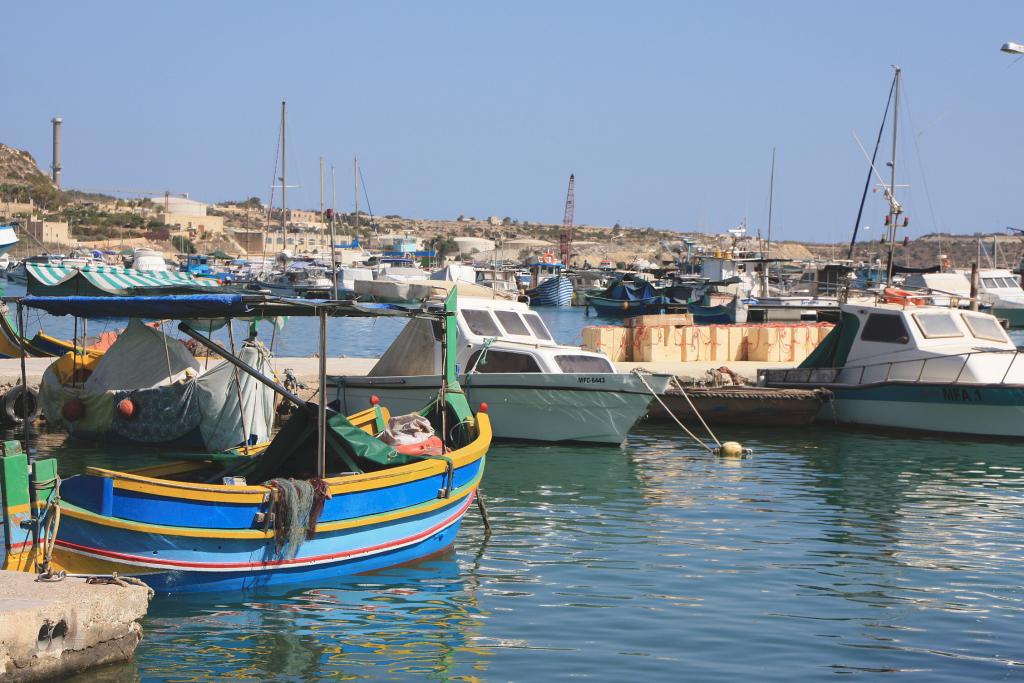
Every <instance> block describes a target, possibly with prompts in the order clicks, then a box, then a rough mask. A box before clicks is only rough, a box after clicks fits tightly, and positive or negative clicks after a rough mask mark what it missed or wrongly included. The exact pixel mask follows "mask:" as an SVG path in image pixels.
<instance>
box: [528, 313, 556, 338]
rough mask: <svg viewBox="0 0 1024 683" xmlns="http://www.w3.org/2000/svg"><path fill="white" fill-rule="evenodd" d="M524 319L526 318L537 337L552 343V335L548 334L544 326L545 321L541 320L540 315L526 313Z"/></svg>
mask: <svg viewBox="0 0 1024 683" xmlns="http://www.w3.org/2000/svg"><path fill="white" fill-rule="evenodd" d="M523 317H524V318H526V323H527V324H528V325H529V326H530V329H531V330H533V333H534V334H535V335H537V336H538V337H540V338H541V339H544V340H545V341H551V333H550V332H548V328H547V327H546V326H545V325H544V321H543V320H541V319H540V316H539V315H537V314H536V313H526V314H524V315H523Z"/></svg>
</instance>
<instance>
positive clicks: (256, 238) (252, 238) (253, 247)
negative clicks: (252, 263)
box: [231, 228, 266, 256]
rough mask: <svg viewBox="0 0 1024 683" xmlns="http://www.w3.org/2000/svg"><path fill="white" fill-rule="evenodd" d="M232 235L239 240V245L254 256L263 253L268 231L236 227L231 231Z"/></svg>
mask: <svg viewBox="0 0 1024 683" xmlns="http://www.w3.org/2000/svg"><path fill="white" fill-rule="evenodd" d="M231 236H232V237H233V238H234V240H235V241H236V242H238V246H240V247H241V248H242V250H243V251H245V253H246V254H248V255H250V256H254V255H256V254H262V253H263V250H264V240H265V239H266V233H265V232H263V231H262V230H242V229H238V228H236V229H234V230H232V231H231Z"/></svg>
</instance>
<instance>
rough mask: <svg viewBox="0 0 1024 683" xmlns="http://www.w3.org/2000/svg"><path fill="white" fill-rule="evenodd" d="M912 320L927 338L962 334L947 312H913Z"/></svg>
mask: <svg viewBox="0 0 1024 683" xmlns="http://www.w3.org/2000/svg"><path fill="white" fill-rule="evenodd" d="M914 322H916V323H917V326H918V327H919V328H921V333H922V334H924V336H925V337H927V338H928V339H936V338H942V337H962V336H964V333H963V332H961V331H960V328H959V327H958V326H957V324H956V321H955V320H953V316H952V315H950V314H949V313H915V314H914Z"/></svg>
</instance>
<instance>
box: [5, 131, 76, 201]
mask: <svg viewBox="0 0 1024 683" xmlns="http://www.w3.org/2000/svg"><path fill="white" fill-rule="evenodd" d="M0 197H4V198H5V199H9V200H13V201H28V200H29V199H31V200H33V201H34V202H36V204H38V205H40V206H56V205H57V204H59V203H60V202H61V192H60V190H58V189H57V187H56V185H54V184H53V181H51V180H50V176H48V175H47V174H46V173H43V171H42V170H40V168H39V165H38V164H36V160H35V159H34V158H32V155H31V154H29V153H28V152H25V151H23V150H20V149H15V148H13V147H8V146H7V145H4V144H2V143H0Z"/></svg>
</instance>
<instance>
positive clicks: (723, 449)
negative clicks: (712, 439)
mask: <svg viewBox="0 0 1024 683" xmlns="http://www.w3.org/2000/svg"><path fill="white" fill-rule="evenodd" d="M718 454H719V455H720V456H722V457H723V458H742V457H743V456H744V455H746V454H747V451H746V450H745V449H744V448H743V446H741V445H740V444H739V442H738V441H726V442H724V443H723V444H722V445H721V446H719V448H718Z"/></svg>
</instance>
